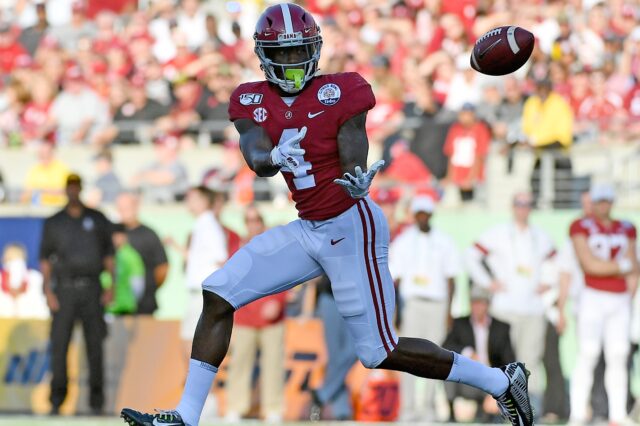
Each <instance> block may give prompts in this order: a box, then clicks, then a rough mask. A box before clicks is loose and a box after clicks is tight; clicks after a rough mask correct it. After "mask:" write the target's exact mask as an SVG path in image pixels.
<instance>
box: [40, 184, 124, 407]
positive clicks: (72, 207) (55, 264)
mask: <svg viewBox="0 0 640 426" xmlns="http://www.w3.org/2000/svg"><path fill="white" fill-rule="evenodd" d="M81 190H82V182H81V180H80V177H79V176H78V175H76V174H71V175H69V177H68V178H67V185H66V194H67V197H68V203H67V205H66V206H65V207H64V208H63V209H62V210H60V211H59V212H58V213H56V214H54V215H53V216H51V217H49V218H48V219H47V220H46V221H45V223H44V229H43V234H42V243H41V246H40V268H41V271H42V275H43V278H44V292H45V295H46V298H47V304H48V305H49V309H51V313H52V316H53V321H52V323H51V369H52V372H53V377H52V379H51V395H50V401H51V406H52V408H51V414H54V415H57V414H59V410H60V405H62V403H63V402H64V400H65V398H66V396H67V383H68V377H67V351H68V349H69V341H70V340H71V335H72V332H73V327H74V324H75V322H76V320H80V321H81V322H82V327H83V331H84V340H85V344H86V349H87V359H88V361H89V387H90V397H89V404H90V407H91V412H92V413H93V414H100V413H102V410H103V405H104V392H103V383H104V380H103V347H102V344H103V341H104V338H105V337H106V334H107V333H106V332H107V328H106V324H105V322H104V317H103V314H104V305H105V304H107V303H109V301H110V299H111V297H112V296H113V295H112V294H111V293H110V292H104V293H103V291H102V287H101V285H100V279H99V276H100V273H101V272H102V271H103V270H107V271H109V272H110V273H113V245H112V242H111V223H110V222H109V221H108V220H107V218H106V217H105V216H104V215H103V214H102V213H100V212H99V211H97V210H93V209H90V208H88V207H86V206H84V205H83V204H82V202H81V201H80V192H81Z"/></svg>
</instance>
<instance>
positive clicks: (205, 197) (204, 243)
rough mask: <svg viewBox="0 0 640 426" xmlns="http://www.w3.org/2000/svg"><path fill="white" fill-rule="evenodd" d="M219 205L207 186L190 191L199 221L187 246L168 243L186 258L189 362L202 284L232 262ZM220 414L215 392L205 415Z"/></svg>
mask: <svg viewBox="0 0 640 426" xmlns="http://www.w3.org/2000/svg"><path fill="white" fill-rule="evenodd" d="M215 202H216V194H215V192H213V191H212V190H211V189H209V188H207V187H206V186H196V187H193V188H191V189H189V191H187V195H186V198H185V203H186V205H187V209H188V210H189V213H191V215H193V217H195V219H196V220H195V223H194V224H193V229H192V230H191V234H190V235H189V240H188V243H187V246H186V247H183V246H180V245H179V244H177V243H176V242H175V241H174V240H173V239H172V238H167V239H165V244H167V245H170V246H172V247H173V248H174V249H176V250H178V251H179V252H180V253H181V254H182V256H183V258H184V259H185V269H186V271H185V279H186V287H187V291H188V292H189V295H188V299H187V308H186V311H185V314H184V316H183V318H182V324H181V325H180V339H181V340H182V345H183V346H182V347H183V351H184V355H185V359H186V360H187V361H188V360H189V358H190V356H191V345H192V343H193V333H194V332H195V329H196V326H197V325H198V320H199V319H200V313H201V312H202V282H203V281H204V279H205V278H206V277H208V276H209V275H210V274H211V273H213V272H214V271H215V270H217V269H218V268H220V267H222V265H223V264H224V262H226V261H227V259H228V250H227V238H226V236H225V233H224V229H223V228H222V225H220V222H218V220H217V219H216V216H215V214H214V212H213V206H214V203H215ZM217 411H218V410H217V401H216V399H215V396H214V395H213V393H209V396H208V397H207V401H206V403H205V406H204V413H205V414H203V415H204V416H206V417H208V418H212V417H215V416H217V414H218V413H217Z"/></svg>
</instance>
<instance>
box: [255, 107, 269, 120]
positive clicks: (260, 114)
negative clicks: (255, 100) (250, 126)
mask: <svg viewBox="0 0 640 426" xmlns="http://www.w3.org/2000/svg"><path fill="white" fill-rule="evenodd" d="M253 119H254V120H256V121H257V122H258V123H262V122H263V121H265V120H266V119H267V110H266V109H264V108H262V107H260V108H256V109H254V110H253Z"/></svg>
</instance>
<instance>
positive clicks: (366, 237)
mask: <svg viewBox="0 0 640 426" xmlns="http://www.w3.org/2000/svg"><path fill="white" fill-rule="evenodd" d="M356 205H357V206H358V213H360V222H362V232H363V234H364V235H363V240H364V263H365V265H366V267H367V276H368V277H369V289H370V290H371V297H372V298H373V306H374V308H375V311H376V322H377V323H378V332H379V333H380V338H381V339H382V344H383V345H384V350H385V351H386V352H387V353H389V352H391V350H390V349H389V345H387V339H386V338H385V337H384V331H383V330H382V322H381V321H380V309H379V308H378V299H377V297H376V289H375V287H374V284H373V276H372V275H371V265H369V250H368V249H367V244H368V242H369V233H368V231H367V221H366V219H365V217H364V212H363V211H362V206H361V205H360V201H358V202H357V203H356Z"/></svg>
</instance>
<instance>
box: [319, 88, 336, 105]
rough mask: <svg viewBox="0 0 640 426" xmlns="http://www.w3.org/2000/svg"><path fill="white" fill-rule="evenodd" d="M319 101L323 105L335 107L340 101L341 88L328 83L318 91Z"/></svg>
mask: <svg viewBox="0 0 640 426" xmlns="http://www.w3.org/2000/svg"><path fill="white" fill-rule="evenodd" d="M318 100H319V101H320V103H321V104H323V105H335V104H337V103H338V101H339V100H340V87H338V85H336V84H333V83H328V84H325V85H324V86H322V87H321V88H320V89H318Z"/></svg>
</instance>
